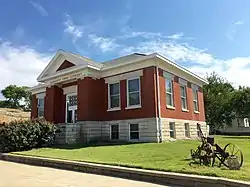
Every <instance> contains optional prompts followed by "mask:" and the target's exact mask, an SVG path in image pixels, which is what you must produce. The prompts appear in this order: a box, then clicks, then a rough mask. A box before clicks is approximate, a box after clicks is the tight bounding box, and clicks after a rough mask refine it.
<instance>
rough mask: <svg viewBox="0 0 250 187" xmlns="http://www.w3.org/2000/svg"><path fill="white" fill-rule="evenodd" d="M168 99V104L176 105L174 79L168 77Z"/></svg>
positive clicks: (166, 82) (166, 81)
mask: <svg viewBox="0 0 250 187" xmlns="http://www.w3.org/2000/svg"><path fill="white" fill-rule="evenodd" d="M165 84H166V100H167V105H168V106H174V93H173V81H172V80H169V79H166V80H165Z"/></svg>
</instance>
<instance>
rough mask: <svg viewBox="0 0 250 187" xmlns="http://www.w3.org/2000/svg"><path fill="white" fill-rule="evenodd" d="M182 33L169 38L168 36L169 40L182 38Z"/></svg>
mask: <svg viewBox="0 0 250 187" xmlns="http://www.w3.org/2000/svg"><path fill="white" fill-rule="evenodd" d="M183 35H184V34H183V33H182V32H180V33H176V34H173V35H171V36H168V38H169V39H172V40H179V39H181V38H182V37H183Z"/></svg>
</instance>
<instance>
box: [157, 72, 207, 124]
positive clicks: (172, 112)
mask: <svg viewBox="0 0 250 187" xmlns="http://www.w3.org/2000/svg"><path fill="white" fill-rule="evenodd" d="M159 85H160V98H161V100H160V102H161V117H163V118H175V119H185V120H197V121H205V113H204V104H203V93H202V92H201V90H199V94H198V101H199V112H200V113H199V114H195V113H194V106H193V94H192V88H191V86H190V83H189V84H188V87H187V106H188V110H189V111H188V112H184V111H182V109H181V95H180V84H179V82H178V77H177V76H175V78H174V83H173V90H174V104H175V109H168V108H167V106H166V91H165V90H166V88H165V78H164V77H163V70H161V69H159Z"/></svg>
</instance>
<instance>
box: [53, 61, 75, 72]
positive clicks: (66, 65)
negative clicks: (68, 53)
mask: <svg viewBox="0 0 250 187" xmlns="http://www.w3.org/2000/svg"><path fill="white" fill-rule="evenodd" d="M72 66H75V64H72V63H71V62H69V61H67V60H65V61H64V62H63V63H62V64H61V66H60V67H59V68H58V69H57V70H56V71H60V70H63V69H67V68H70V67H72Z"/></svg>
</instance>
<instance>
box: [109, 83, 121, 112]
mask: <svg viewBox="0 0 250 187" xmlns="http://www.w3.org/2000/svg"><path fill="white" fill-rule="evenodd" d="M119 107H120V83H114V84H109V108H119Z"/></svg>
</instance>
